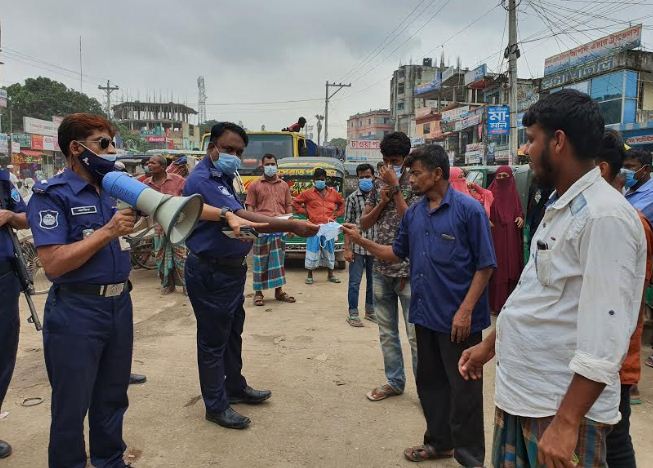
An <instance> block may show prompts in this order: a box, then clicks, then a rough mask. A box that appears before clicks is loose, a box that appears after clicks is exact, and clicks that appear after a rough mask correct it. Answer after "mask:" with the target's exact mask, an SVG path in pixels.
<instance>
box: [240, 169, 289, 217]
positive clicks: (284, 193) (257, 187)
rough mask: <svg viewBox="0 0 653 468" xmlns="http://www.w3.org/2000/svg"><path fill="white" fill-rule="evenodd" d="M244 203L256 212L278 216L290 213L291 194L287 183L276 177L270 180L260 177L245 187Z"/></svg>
mask: <svg viewBox="0 0 653 468" xmlns="http://www.w3.org/2000/svg"><path fill="white" fill-rule="evenodd" d="M245 204H246V205H248V206H251V207H252V208H253V209H254V211H255V212H256V213H260V214H262V215H265V216H280V215H284V214H287V213H292V196H291V195H290V187H288V184H287V183H286V182H285V181H283V180H281V179H279V178H278V177H277V178H276V179H274V180H272V181H269V180H267V179H266V178H265V177H261V178H260V179H259V180H256V181H254V182H253V183H252V184H251V185H250V186H249V187H248V188H247V200H246V201H245Z"/></svg>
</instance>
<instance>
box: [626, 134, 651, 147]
mask: <svg viewBox="0 0 653 468" xmlns="http://www.w3.org/2000/svg"><path fill="white" fill-rule="evenodd" d="M626 144H628V145H630V146H636V145H651V144H653V135H640V136H634V137H630V138H628V139H626Z"/></svg>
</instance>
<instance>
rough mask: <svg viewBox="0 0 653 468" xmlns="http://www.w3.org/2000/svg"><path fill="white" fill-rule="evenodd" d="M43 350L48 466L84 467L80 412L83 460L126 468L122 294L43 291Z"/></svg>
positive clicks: (126, 319)
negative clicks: (48, 397)
mask: <svg viewBox="0 0 653 468" xmlns="http://www.w3.org/2000/svg"><path fill="white" fill-rule="evenodd" d="M44 320H45V321H44V327H43V349H44V353H45V365H46V368H47V371H48V378H49V379H50V385H51V386H52V408H51V412H52V424H51V426H50V446H49V450H48V456H49V467H50V468H84V467H85V466H86V450H85V447H84V417H85V416H86V413H87V412H88V419H89V429H90V433H89V442H90V454H91V461H92V463H93V465H94V466H96V467H106V468H109V467H110V468H116V467H124V466H126V465H125V464H124V462H123V460H122V457H123V452H124V451H125V449H126V445H125V443H124V442H123V440H122V421H123V416H124V414H125V411H126V410H127V406H128V405H129V402H128V399H127V387H128V386H129V374H130V372H131V361H132V346H133V322H132V302H131V297H130V296H129V292H127V291H125V292H123V293H122V294H121V295H119V296H114V297H101V296H92V295H83V294H78V293H73V292H70V291H63V290H61V288H60V287H59V286H57V285H54V286H52V288H50V293H49V294H48V299H47V301H46V304H45V319H44Z"/></svg>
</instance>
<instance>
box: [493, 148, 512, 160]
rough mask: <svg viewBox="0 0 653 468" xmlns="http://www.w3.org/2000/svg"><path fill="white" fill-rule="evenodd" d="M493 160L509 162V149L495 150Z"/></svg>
mask: <svg viewBox="0 0 653 468" xmlns="http://www.w3.org/2000/svg"><path fill="white" fill-rule="evenodd" d="M494 160H495V161H509V160H510V150H509V149H502V150H496V151H495V153H494Z"/></svg>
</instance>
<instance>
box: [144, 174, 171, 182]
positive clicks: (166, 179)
mask: <svg viewBox="0 0 653 468" xmlns="http://www.w3.org/2000/svg"><path fill="white" fill-rule="evenodd" d="M165 174H166V178H165V180H164V181H163V183H164V184H165V183H166V182H167V181H169V180H172V176H171V175H170V173H169V172H167V171H166V173H165ZM148 179H149V180H150V181H151V182H152V183H154V176H149V177H148Z"/></svg>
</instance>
